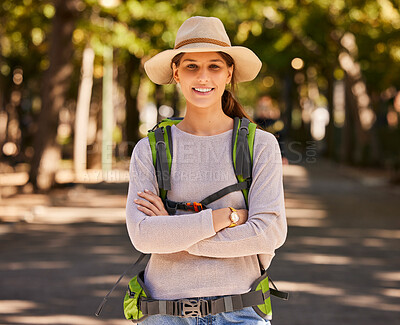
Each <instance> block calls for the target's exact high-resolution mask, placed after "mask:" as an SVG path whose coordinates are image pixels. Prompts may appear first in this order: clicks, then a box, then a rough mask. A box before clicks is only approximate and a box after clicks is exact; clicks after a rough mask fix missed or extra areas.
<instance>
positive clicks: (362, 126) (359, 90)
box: [339, 33, 375, 163]
mask: <svg viewBox="0 0 400 325" xmlns="http://www.w3.org/2000/svg"><path fill="white" fill-rule="evenodd" d="M340 44H341V46H342V47H343V51H342V52H341V53H340V54H339V63H340V66H341V68H342V69H343V70H344V71H345V72H346V75H347V80H346V82H347V89H348V91H346V96H349V100H350V102H351V104H350V105H349V106H347V105H346V109H350V110H351V111H352V112H351V114H352V117H353V121H354V127H355V131H356V135H357V137H356V140H357V145H356V147H355V150H354V156H353V157H354V158H355V162H356V163H360V162H362V161H363V160H365V158H369V157H365V153H366V150H367V146H368V145H369V144H370V140H371V132H370V130H371V128H372V125H373V123H374V122H375V113H374V111H373V110H372V109H371V98H370V96H369V95H368V93H367V87H366V84H365V81H364V80H363V76H362V72H361V68H360V64H359V63H358V62H357V55H358V47H357V44H356V39H355V36H354V35H353V34H351V33H345V34H344V35H343V37H342V39H341V40H340ZM350 97H351V98H350Z"/></svg>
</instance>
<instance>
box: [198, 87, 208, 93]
mask: <svg viewBox="0 0 400 325" xmlns="http://www.w3.org/2000/svg"><path fill="white" fill-rule="evenodd" d="M194 90H196V91H199V92H201V93H208V92H209V91H211V90H212V88H194Z"/></svg>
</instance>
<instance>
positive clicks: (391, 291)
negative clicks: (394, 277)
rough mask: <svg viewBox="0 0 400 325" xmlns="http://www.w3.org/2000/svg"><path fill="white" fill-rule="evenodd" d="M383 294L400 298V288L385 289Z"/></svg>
mask: <svg viewBox="0 0 400 325" xmlns="http://www.w3.org/2000/svg"><path fill="white" fill-rule="evenodd" d="M381 294H382V295H383V296H387V297H393V298H400V289H393V288H391V289H383V290H382V292H381Z"/></svg>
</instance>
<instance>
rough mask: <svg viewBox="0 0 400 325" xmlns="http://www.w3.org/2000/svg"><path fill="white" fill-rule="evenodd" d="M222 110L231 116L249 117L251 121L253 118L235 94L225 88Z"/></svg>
mask: <svg viewBox="0 0 400 325" xmlns="http://www.w3.org/2000/svg"><path fill="white" fill-rule="evenodd" d="M221 100H222V110H223V111H224V113H225V114H226V115H228V116H229V117H231V118H235V117H239V118H242V117H245V118H247V119H249V120H250V121H251V122H253V121H252V119H251V118H250V117H249V115H247V113H246V111H245V110H244V108H243V106H242V105H240V103H239V102H238V101H237V100H236V99H235V97H233V94H232V93H231V92H230V91H229V90H227V89H225V91H224V93H223V95H222V98H221Z"/></svg>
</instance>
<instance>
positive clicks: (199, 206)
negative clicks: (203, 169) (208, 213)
mask: <svg viewBox="0 0 400 325" xmlns="http://www.w3.org/2000/svg"><path fill="white" fill-rule="evenodd" d="M250 185H251V179H250V178H249V179H247V180H245V181H243V182H240V183H235V184H232V185H229V186H226V187H224V188H223V189H221V190H219V191H217V192H215V193H213V194H211V195H209V196H207V197H206V198H205V199H203V200H201V201H200V202H175V201H172V200H169V199H165V200H164V205H165V209H166V210H167V211H168V213H169V214H170V215H174V214H175V213H176V210H178V209H179V210H191V211H195V212H199V211H202V210H205V209H207V205H208V204H210V203H211V202H214V201H216V200H218V199H220V198H222V197H223V196H225V195H227V194H229V193H232V192H236V191H242V190H244V189H249V188H250Z"/></svg>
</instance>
